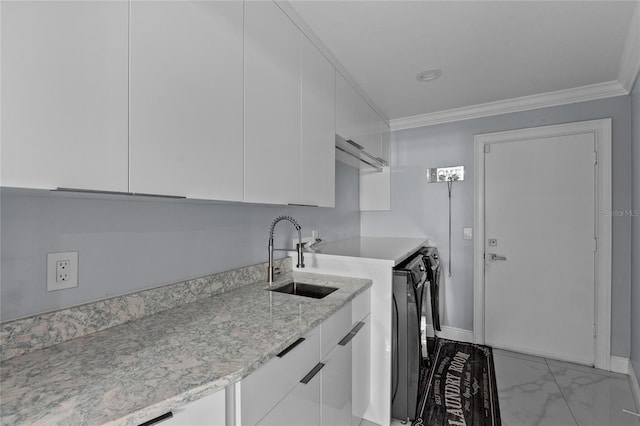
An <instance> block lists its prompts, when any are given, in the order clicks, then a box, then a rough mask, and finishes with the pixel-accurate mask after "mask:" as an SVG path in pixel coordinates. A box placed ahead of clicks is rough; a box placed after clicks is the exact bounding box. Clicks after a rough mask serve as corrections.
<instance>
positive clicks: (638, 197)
mask: <svg viewBox="0 0 640 426" xmlns="http://www.w3.org/2000/svg"><path fill="white" fill-rule="evenodd" d="M631 124H632V137H633V142H632V145H633V146H632V148H631V150H632V153H633V210H632V211H633V213H634V215H633V216H632V218H631V220H632V222H633V224H632V226H631V231H632V237H631V238H632V245H631V259H633V261H632V262H631V362H632V363H633V369H634V370H635V372H636V376H637V377H638V381H640V82H639V81H636V85H635V87H634V89H633V92H631Z"/></svg>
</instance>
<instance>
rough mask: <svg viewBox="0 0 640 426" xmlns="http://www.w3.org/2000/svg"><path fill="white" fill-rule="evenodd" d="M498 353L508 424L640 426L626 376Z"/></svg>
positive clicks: (500, 390) (498, 375)
mask: <svg viewBox="0 0 640 426" xmlns="http://www.w3.org/2000/svg"><path fill="white" fill-rule="evenodd" d="M493 355H494V364H495V369H496V382H497V385H498V397H499V399H500V416H501V418H502V424H503V426H640V418H638V417H636V416H634V415H631V414H627V413H625V412H623V411H622V409H623V408H624V409H627V410H629V411H632V412H635V413H638V412H639V411H640V407H636V405H635V402H634V399H633V394H632V391H631V384H630V382H629V378H628V376H626V375H624V374H618V373H610V372H606V371H603V370H597V369H595V368H590V367H586V366H582V365H577V364H571V363H568V362H561V361H555V360H551V359H545V358H540V357H536V356H531V355H524V354H519V353H515V352H508V351H503V350H500V349H494V351H493ZM363 424H364V425H366V426H370V425H372V424H371V423H369V422H367V423H363ZM400 425H401V423H400V421H397V420H393V422H392V426H400Z"/></svg>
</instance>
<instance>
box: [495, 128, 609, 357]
mask: <svg viewBox="0 0 640 426" xmlns="http://www.w3.org/2000/svg"><path fill="white" fill-rule="evenodd" d="M595 142H596V141H595V137H594V134H593V133H583V134H573V135H568V136H557V137H545V138H540V139H529V140H522V139H520V140H512V141H507V142H501V143H492V144H490V145H489V148H488V151H489V152H486V151H487V149H485V154H484V162H485V163H484V165H485V166H484V170H485V176H484V178H485V192H484V193H485V200H484V201H485V216H484V217H485V232H484V236H485V241H484V245H485V247H484V250H485V271H484V279H485V330H484V331H485V342H486V344H487V345H490V346H494V347H498V348H503V349H510V350H515V351H519V352H524V353H529V354H534V355H539V356H545V357H550V358H554V359H562V360H567V361H573V362H578V363H583V364H588V365H593V364H594V360H595V346H594V345H595V339H594V323H595V274H594V268H595V263H594V262H595V258H594V250H595V240H594V235H595V166H594V162H595V153H594V150H595ZM492 254H494V255H496V256H498V257H497V258H496V259H494V260H492V259H491V256H492ZM501 257H504V258H506V259H501Z"/></svg>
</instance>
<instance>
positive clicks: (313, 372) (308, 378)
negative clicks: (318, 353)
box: [300, 362, 324, 385]
mask: <svg viewBox="0 0 640 426" xmlns="http://www.w3.org/2000/svg"><path fill="white" fill-rule="evenodd" d="M322 367H324V364H323V363H321V362H319V363H318V364H316V366H315V367H313V369H312V370H311V371H309V373H308V374H307V375H306V376H304V377H303V378H302V380H300V383H303V384H305V385H306V384H307V383H309V382H310V381H311V379H313V377H314V376H315V375H316V374H318V371H320V370H322Z"/></svg>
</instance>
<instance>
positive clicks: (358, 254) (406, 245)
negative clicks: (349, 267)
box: [305, 237, 429, 266]
mask: <svg viewBox="0 0 640 426" xmlns="http://www.w3.org/2000/svg"><path fill="white" fill-rule="evenodd" d="M428 243H429V241H428V240H427V239H426V238H396V237H359V238H350V239H348V240H341V241H333V242H329V243H321V244H318V245H314V246H313V248H312V249H308V250H307V251H305V254H306V253H309V254H320V255H329V256H346V257H353V258H361V259H375V260H381V261H387V262H389V263H391V264H392V265H393V266H395V265H397V264H398V263H400V262H402V261H403V260H404V259H406V258H407V257H408V256H409V255H410V254H411V253H413V252H415V251H416V250H418V249H419V248H420V247H423V246H427V245H428Z"/></svg>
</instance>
